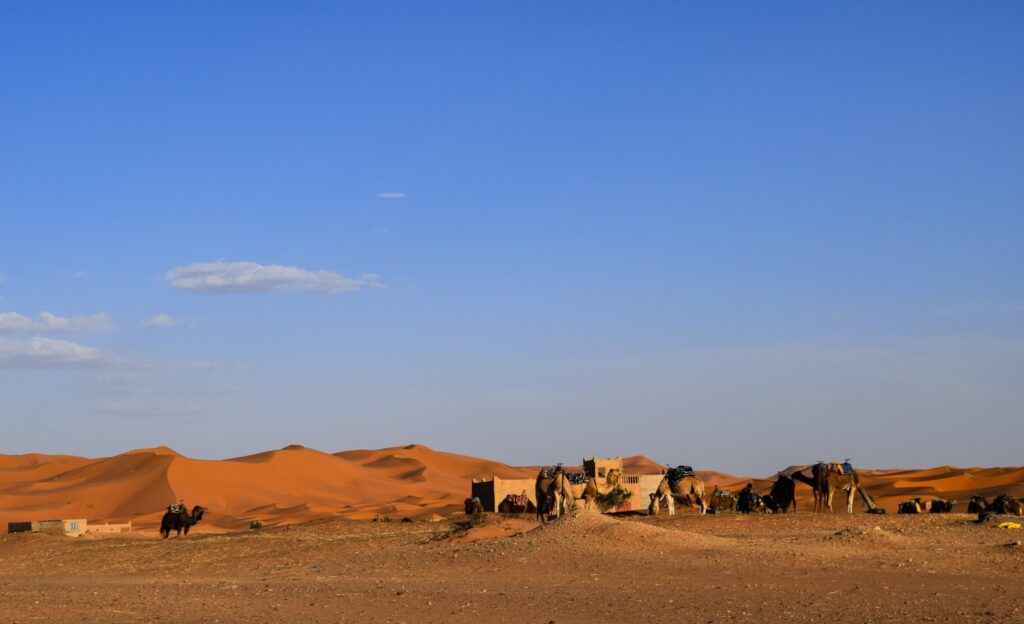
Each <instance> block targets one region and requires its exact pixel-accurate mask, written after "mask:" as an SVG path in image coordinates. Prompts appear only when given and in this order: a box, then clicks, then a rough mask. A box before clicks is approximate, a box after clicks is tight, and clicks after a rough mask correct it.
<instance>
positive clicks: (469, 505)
mask: <svg viewBox="0 0 1024 624" xmlns="http://www.w3.org/2000/svg"><path fill="white" fill-rule="evenodd" d="M463 506H464V511H465V512H466V515H467V516H470V517H472V518H473V519H479V518H480V517H481V516H483V515H484V504H483V501H481V500H480V497H479V496H471V497H469V498H467V499H466V500H465V501H463Z"/></svg>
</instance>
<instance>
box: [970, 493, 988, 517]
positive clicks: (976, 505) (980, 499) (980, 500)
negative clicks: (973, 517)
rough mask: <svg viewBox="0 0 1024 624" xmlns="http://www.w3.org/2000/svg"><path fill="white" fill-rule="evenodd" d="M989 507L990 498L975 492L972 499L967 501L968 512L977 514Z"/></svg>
mask: <svg viewBox="0 0 1024 624" xmlns="http://www.w3.org/2000/svg"><path fill="white" fill-rule="evenodd" d="M988 508H989V502H988V499H987V498H985V497H984V496H978V495H977V494H975V495H974V496H972V497H971V501H970V502H969V503H967V513H970V514H976V513H981V512H983V511H987V510H988Z"/></svg>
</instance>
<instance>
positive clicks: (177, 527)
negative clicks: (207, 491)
mask: <svg viewBox="0 0 1024 624" xmlns="http://www.w3.org/2000/svg"><path fill="white" fill-rule="evenodd" d="M204 513H206V508H205V507H200V506H199V505H196V506H195V507H193V508H192V515H191V516H190V515H189V514H188V512H187V511H185V507H184V505H182V507H181V511H171V508H170V507H168V508H167V513H165V514H164V517H163V518H161V520H160V535H161V536H163V538H164V539H167V536H169V535H170V534H171V531H177V532H178V534H177V536H176V537H181V532H182V531H184V532H185V535H188V530H189V529H190V528H192V526H193V525H196V524H199V521H200V520H202V519H203V514H204Z"/></svg>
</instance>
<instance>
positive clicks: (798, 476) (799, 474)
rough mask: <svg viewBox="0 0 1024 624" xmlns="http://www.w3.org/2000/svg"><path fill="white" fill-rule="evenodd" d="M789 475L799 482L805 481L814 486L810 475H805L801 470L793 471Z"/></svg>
mask: <svg viewBox="0 0 1024 624" xmlns="http://www.w3.org/2000/svg"><path fill="white" fill-rule="evenodd" d="M791 476H792V477H793V480H794V481H799V482H800V483H805V484H807V485H809V486H811V487H814V485H815V483H814V479H812V478H811V477H808V476H807V475H805V474H804V473H802V472H794V473H793V474H792V475H791Z"/></svg>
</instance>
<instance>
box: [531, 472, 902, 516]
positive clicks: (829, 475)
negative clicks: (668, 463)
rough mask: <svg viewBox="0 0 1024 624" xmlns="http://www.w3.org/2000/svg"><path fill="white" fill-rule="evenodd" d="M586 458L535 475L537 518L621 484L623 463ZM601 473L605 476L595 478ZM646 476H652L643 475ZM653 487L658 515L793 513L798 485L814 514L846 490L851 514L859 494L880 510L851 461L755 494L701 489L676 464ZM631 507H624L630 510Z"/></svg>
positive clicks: (828, 508)
mask: <svg viewBox="0 0 1024 624" xmlns="http://www.w3.org/2000/svg"><path fill="white" fill-rule="evenodd" d="M588 461H590V462H591V464H592V462H593V460H584V467H585V469H584V471H583V472H570V471H568V470H566V469H565V468H564V467H563V466H562V465H561V464H558V465H554V466H544V467H543V468H541V469H540V472H539V473H538V474H537V479H536V483H535V494H536V501H537V504H536V507H537V517H538V519H541V520H543V519H545V518H557V517H559V516H560V515H562V514H564V513H565V512H566V511H568V510H569V509H571V508H573V507H574V506H575V504H576V502H577V501H582V502H583V508H584V509H589V508H590V507H591V505H592V503H593V501H595V500H599V499H600V497H601V496H608V494H609V493H610V492H613V491H615V490H616V488H619V487H621V483H622V482H623V480H624V473H623V471H622V469H621V465H620V466H619V467H617V468H615V469H610V470H608V471H607V473H606V474H603V475H598V474H596V473H594V472H593V471H590V470H587V469H586V467H587V462H588ZM600 476H603V477H604V478H603V480H602V479H601V478H599V477H600ZM644 477H646V478H649V477H651V475H644ZM655 478H656V479H657V481H656V485H654V487H653V488H651V491H650V492H647V499H648V500H649V504H648V505H647V513H648V514H649V515H657V514H658V513H660V511H661V509H662V508H665V509H666V511H667V513H668V515H670V516H672V515H675V513H676V505H677V504H678V505H683V506H687V507H692V508H694V509H695V510H696V511H698V513H700V514H702V515H703V514H707V513H711V514H719V513H726V512H731V511H736V512H738V513H758V512H761V513H788V512H795V511H796V483H797V482H799V483H804V484H806V485H808V486H810V487H811V491H812V493H813V495H814V510H815V511H816V512H832V510H833V505H832V503H833V499H834V497H835V494H836V492H839V491H843V492H845V493H846V511H847V513H853V503H854V500H855V499H856V497H857V496H858V495H860V497H861V498H862V500H863V501H864V503H865V504H866V505H867V507H868V512H869V513H884V511H882V510H880V509H878V507H876V505H875V503H874V501H873V500H872V498H871V497H870V496H869V495H868V493H867V492H866V491H865V489H864V486H863V485H862V484H861V481H860V477H859V476H858V475H857V473H856V471H855V470H854V469H853V466H852V465H851V464H850V463H849V460H847V461H845V462H843V463H831V464H830V463H825V462H818V463H816V464H815V465H813V466H812V467H811V468H810V474H809V475H808V474H804V472H803V471H800V470H797V471H794V472H793V473H792V474H791V475H787V474H783V473H779V475H778V476H777V477H776V479H775V482H774V483H773V484H772V487H771V490H770V491H769V492H768V493H765V494H760V493H758V492H755V491H754V489H753V487H754V486H753V484H752V483H751V484H748V485H747V486H746V487H745V488H744V489H743V490H741V491H740V492H739V493H738V494H734V493H733V492H730V491H728V490H722V489H719V488H718V487H714V488H713V489H712V490H711V493H710V494H708V493H707V492H706V491H705V487H704V482H703V481H702V480H701V478H700V477H698V476H697V474H696V472H694V470H693V468H692V467H690V466H685V465H680V466H676V467H674V468H667V469H665V470H663V471H662V474H661V475H657V476H655ZM632 510H633V509H631V508H630V509H627V511H632Z"/></svg>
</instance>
